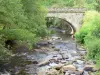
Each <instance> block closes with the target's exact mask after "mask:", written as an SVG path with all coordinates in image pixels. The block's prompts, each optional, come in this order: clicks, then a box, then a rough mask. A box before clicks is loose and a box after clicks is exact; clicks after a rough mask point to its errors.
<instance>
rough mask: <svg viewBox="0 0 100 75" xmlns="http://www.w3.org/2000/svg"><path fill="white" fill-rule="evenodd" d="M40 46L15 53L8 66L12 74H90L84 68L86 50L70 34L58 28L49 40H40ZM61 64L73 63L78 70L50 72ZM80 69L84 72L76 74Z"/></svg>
mask: <svg viewBox="0 0 100 75" xmlns="http://www.w3.org/2000/svg"><path fill="white" fill-rule="evenodd" d="M38 47H39V48H37V49H34V50H32V51H28V52H24V53H20V54H18V53H17V54H15V55H13V56H12V58H11V60H10V64H9V66H8V69H9V70H8V71H9V72H10V74H11V75H69V74H70V75H72V74H73V75H89V74H88V72H87V71H85V70H84V67H85V65H86V64H87V63H88V62H86V61H85V60H84V56H85V54H86V50H85V49H83V48H80V46H78V45H77V44H76V42H75V41H74V40H73V39H72V38H71V36H70V35H67V34H65V33H62V32H61V31H60V32H59V31H58V30H57V32H56V33H55V34H52V35H51V36H50V38H49V39H48V40H45V41H41V42H39V43H38ZM59 64H62V65H63V66H67V65H73V66H74V67H75V68H76V69H75V70H76V71H75V72H72V71H71V69H69V70H66V71H63V73H60V72H59V73H58V74H54V73H53V71H51V73H53V74H50V69H52V68H54V67H55V66H58V65H59ZM83 70H84V71H83ZM57 71H58V70H57ZM80 71H82V73H80V74H76V72H78V73H79V72H80ZM69 72H70V73H69ZM67 73H69V74H67ZM71 73H72V74H71ZM10 74H6V75H10ZM2 75H3V74H2Z"/></svg>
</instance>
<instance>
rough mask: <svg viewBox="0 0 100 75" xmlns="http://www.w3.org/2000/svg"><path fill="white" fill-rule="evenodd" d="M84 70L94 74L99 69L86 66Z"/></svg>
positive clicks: (93, 66)
mask: <svg viewBox="0 0 100 75" xmlns="http://www.w3.org/2000/svg"><path fill="white" fill-rule="evenodd" d="M84 70H85V71H91V72H94V71H97V70H98V69H97V68H95V65H86V66H85V67H84Z"/></svg>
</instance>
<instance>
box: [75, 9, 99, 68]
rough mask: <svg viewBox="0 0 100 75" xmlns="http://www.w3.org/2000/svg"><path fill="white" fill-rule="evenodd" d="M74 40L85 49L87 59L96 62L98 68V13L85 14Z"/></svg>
mask: <svg viewBox="0 0 100 75" xmlns="http://www.w3.org/2000/svg"><path fill="white" fill-rule="evenodd" d="M75 38H76V40H77V41H79V42H80V43H83V44H85V46H86V48H87V58H88V59H93V60H96V62H97V64H96V65H97V66H98V67H99V68H100V13H98V12H95V11H93V12H87V13H86V14H85V17H84V22H83V26H82V28H81V29H80V32H77V33H76V34H75Z"/></svg>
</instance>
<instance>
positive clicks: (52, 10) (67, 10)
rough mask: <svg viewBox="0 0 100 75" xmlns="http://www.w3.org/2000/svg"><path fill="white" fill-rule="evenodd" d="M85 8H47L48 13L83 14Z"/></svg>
mask: <svg viewBox="0 0 100 75" xmlns="http://www.w3.org/2000/svg"><path fill="white" fill-rule="evenodd" d="M86 10H87V9H86V8H49V9H48V12H49V13H84V12H85V11H86Z"/></svg>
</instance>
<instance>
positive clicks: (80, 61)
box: [76, 60, 85, 65]
mask: <svg viewBox="0 0 100 75" xmlns="http://www.w3.org/2000/svg"><path fill="white" fill-rule="evenodd" d="M76 62H77V63H78V64H80V65H81V64H84V63H85V62H84V61H82V60H76Z"/></svg>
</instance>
